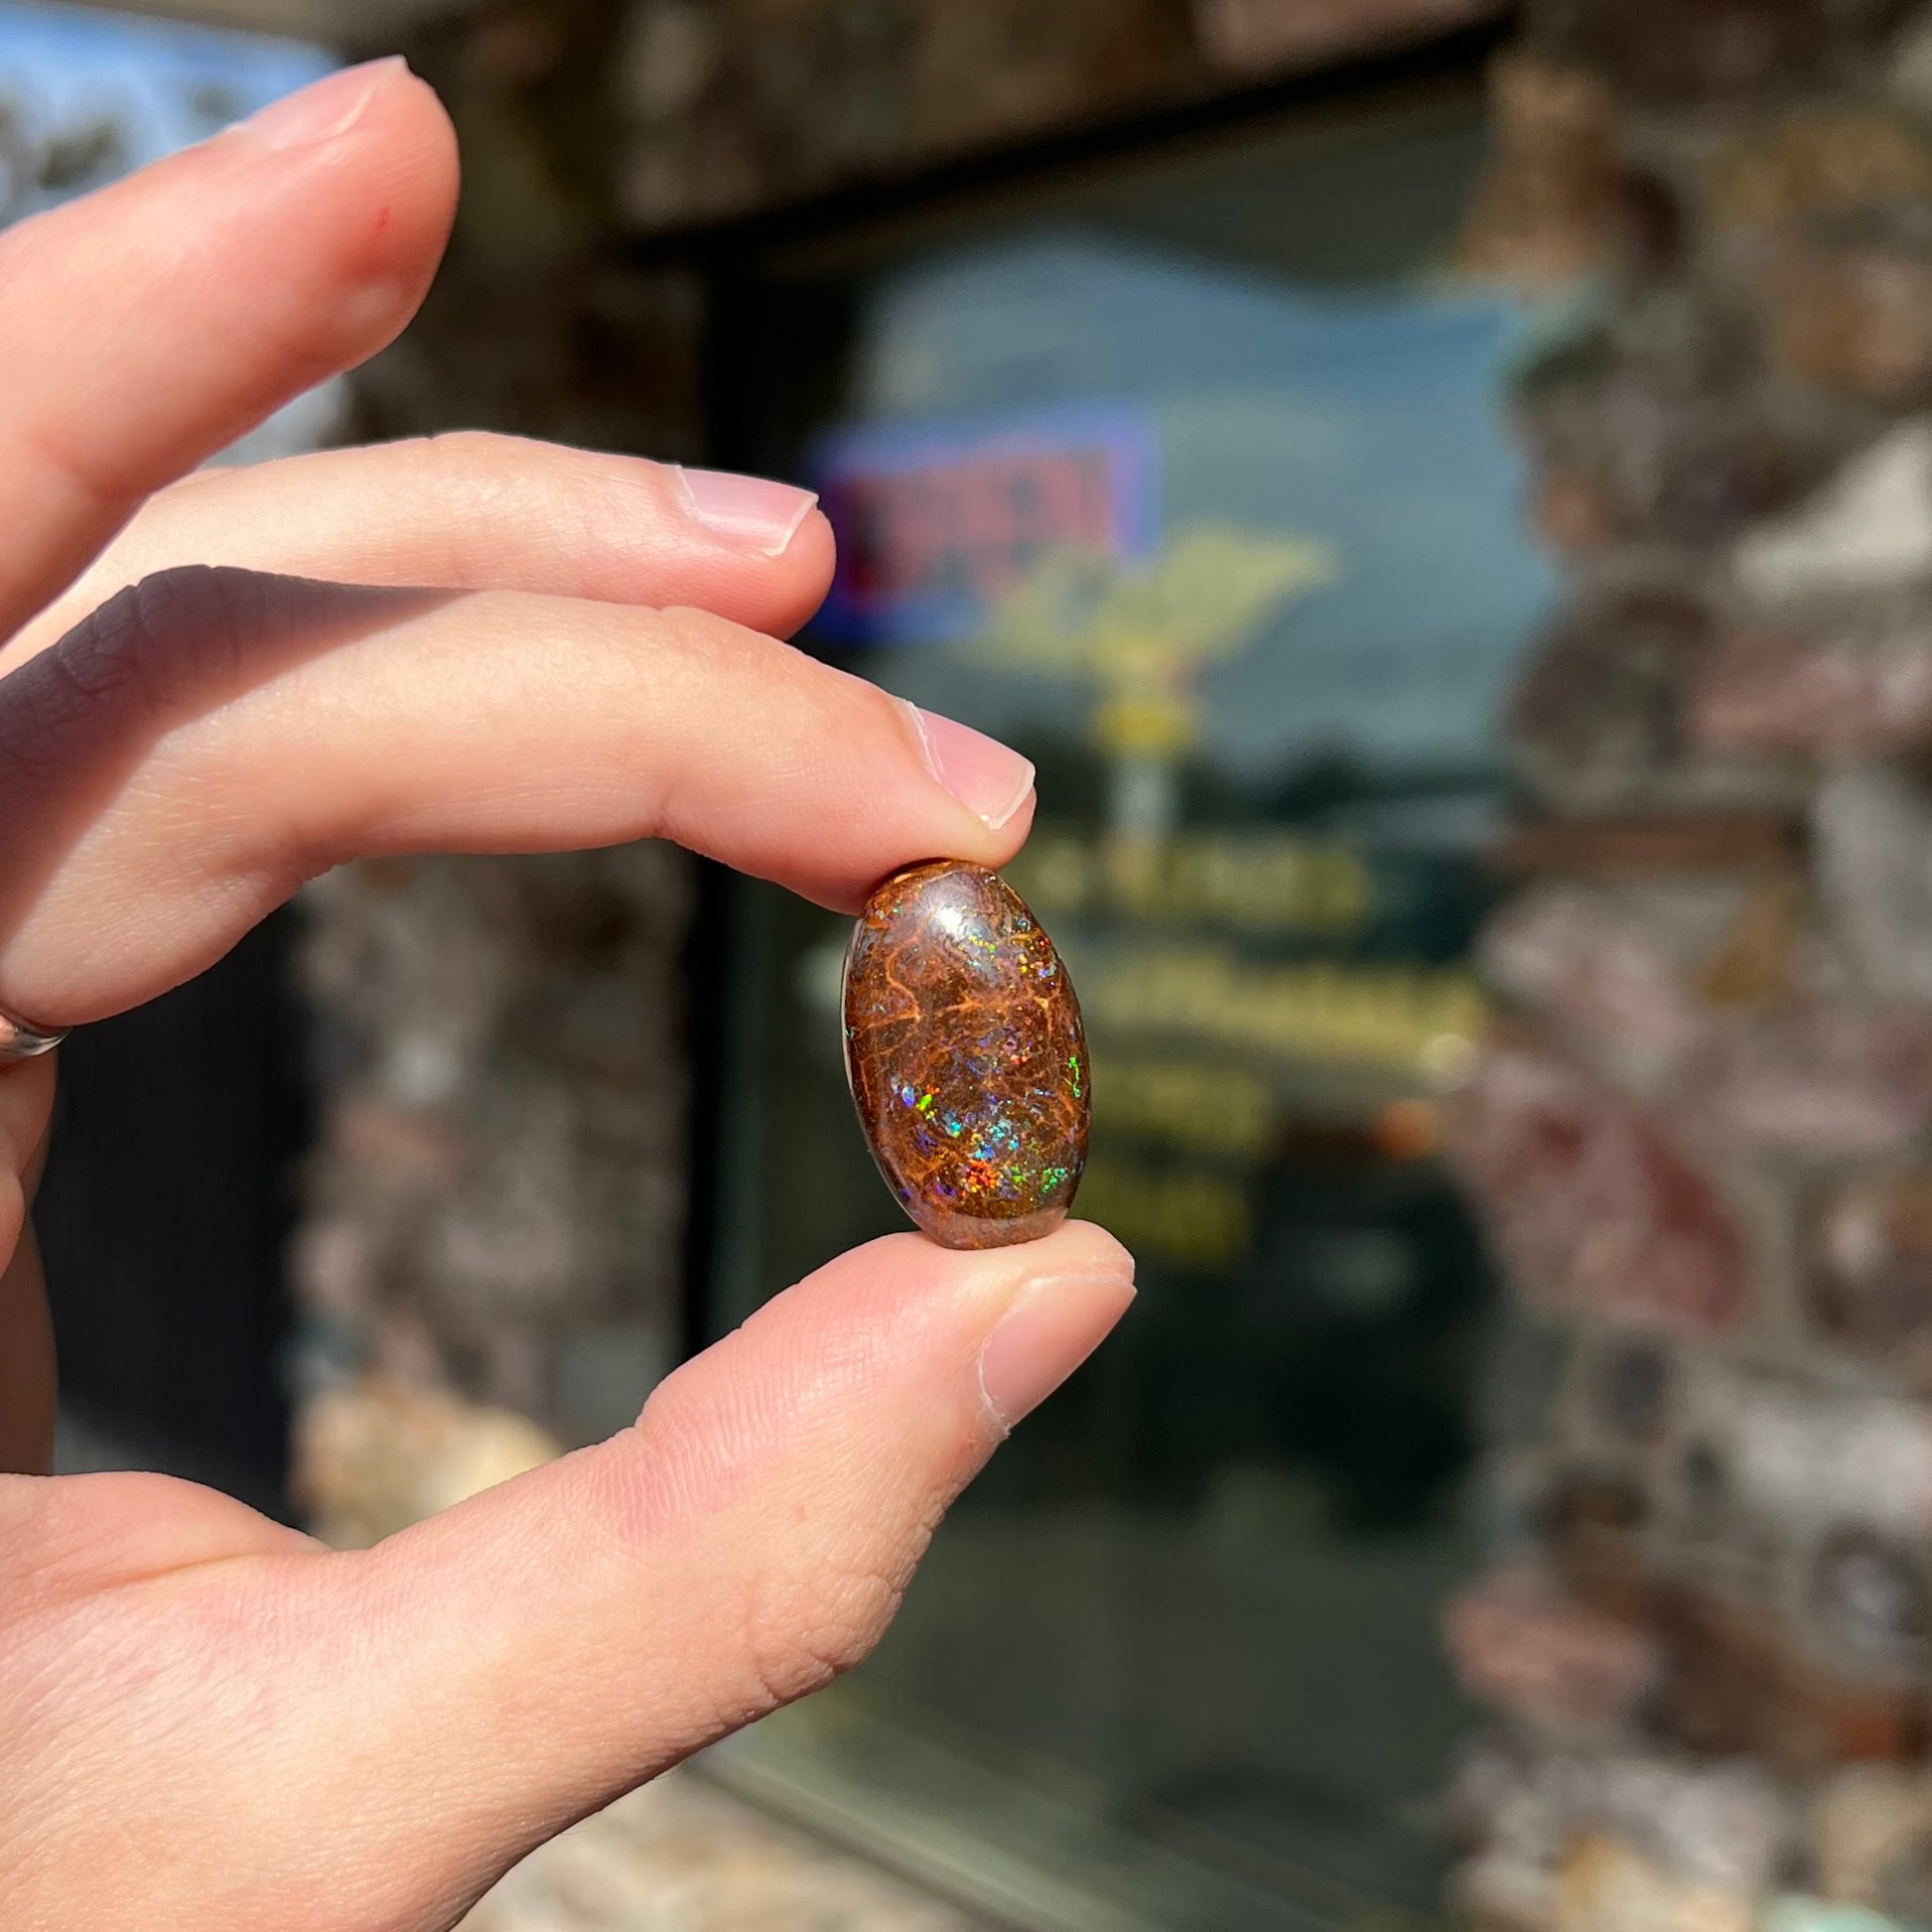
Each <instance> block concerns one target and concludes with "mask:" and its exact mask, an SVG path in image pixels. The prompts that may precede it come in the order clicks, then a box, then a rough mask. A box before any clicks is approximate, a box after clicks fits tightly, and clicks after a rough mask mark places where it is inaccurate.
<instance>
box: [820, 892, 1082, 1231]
mask: <svg viewBox="0 0 1932 1932" xmlns="http://www.w3.org/2000/svg"><path fill="white" fill-rule="evenodd" d="M845 1072H846V1079H847V1080H848V1082H849V1083H850V1084H851V1087H852V1099H853V1103H854V1105H855V1106H857V1108H858V1109H859V1121H860V1124H861V1125H862V1126H863V1127H864V1128H865V1131H866V1141H867V1143H868V1145H869V1146H870V1147H871V1149H872V1154H873V1159H874V1160H875V1161H877V1162H878V1163H879V1171H880V1173H883V1174H884V1175H885V1176H886V1182H887V1185H888V1186H890V1187H891V1188H892V1190H893V1192H894V1193H895V1194H897V1196H898V1198H899V1201H900V1203H901V1204H902V1205H903V1206H904V1208H905V1211H906V1212H907V1213H908V1214H909V1215H911V1217H912V1218H913V1220H915V1221H916V1222H917V1223H918V1224H919V1226H920V1227H922V1228H923V1229H924V1230H925V1231H926V1233H927V1234H929V1235H931V1237H932V1238H933V1239H934V1240H935V1241H937V1242H939V1243H940V1245H941V1246H943V1247H947V1248H1002V1247H1006V1246H1008V1245H1010V1244H1011V1243H1013V1242H1016V1241H1036V1240H1037V1239H1038V1238H1039V1237H1040V1236H1041V1235H1042V1234H1048V1233H1050V1232H1051V1231H1052V1230H1053V1229H1054V1228H1056V1227H1058V1226H1059V1224H1060V1223H1061V1222H1062V1221H1063V1220H1065V1219H1066V1211H1067V1209H1068V1208H1069V1207H1070V1206H1071V1205H1072V1203H1073V1194H1074V1190H1075V1189H1076V1188H1077V1187H1078V1186H1079V1184H1080V1170H1081V1169H1082V1168H1083V1167H1084V1166H1085V1165H1086V1159H1087V1124H1088V1118H1089V1115H1090V1112H1091V1106H1090V1101H1089V1090H1090V1089H1089V1082H1088V1078H1087V1039H1086V1033H1085V1030H1084V1029H1083V1028H1082V1026H1081V1024H1080V1003H1079V1001H1078V1000H1077V999H1075V998H1074V995H1073V988H1072V986H1071V985H1070V984H1069V983H1068V981H1067V977H1066V969H1065V968H1064V967H1063V966H1062V965H1061V964H1060V956H1059V954H1058V953H1056V952H1055V951H1054V950H1053V942H1052V940H1050V939H1049V938H1047V936H1046V934H1045V933H1044V932H1042V931H1041V930H1040V926H1039V921H1038V920H1037V919H1035V917H1034V915H1033V914H1032V913H1031V912H1030V911H1029V910H1028V909H1027V905H1026V902H1025V900H1023V899H1022V898H1021V897H1020V896H1019V894H1018V893H1016V892H1015V891H1014V890H1013V888H1012V887H1011V886H1009V885H1008V884H1007V883H1006V882H1005V880H1003V879H1001V878H1000V876H999V875H998V874H997V873H992V872H988V871H987V869H986V868H985V867H984V866H969V865H962V864H959V863H957V862H955V861H949V860H947V861H938V862H935V863H932V864H929V865H923V866H913V867H912V868H910V869H909V870H908V871H905V872H901V873H896V874H894V876H893V877H892V878H891V879H889V880H887V882H886V883H885V884H884V885H883V886H881V887H880V888H879V890H878V891H877V892H876V893H874V894H873V896H872V897H871V898H870V899H868V900H867V901H866V909H865V911H864V912H863V913H861V914H860V916H859V923H858V926H857V928H856V929H855V930H854V932H853V934H852V945H851V949H850V950H849V951H848V952H847V954H846V959H845Z"/></svg>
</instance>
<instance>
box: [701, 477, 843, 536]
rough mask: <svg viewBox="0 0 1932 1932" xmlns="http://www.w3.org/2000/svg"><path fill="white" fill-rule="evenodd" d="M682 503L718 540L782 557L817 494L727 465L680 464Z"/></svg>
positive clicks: (809, 513) (809, 511) (810, 510)
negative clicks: (688, 467)
mask: <svg viewBox="0 0 1932 1932" xmlns="http://www.w3.org/2000/svg"><path fill="white" fill-rule="evenodd" d="M677 474H678V480H679V481H680V482H681V483H683V485H684V501H685V506H686V507H687V508H688V509H689V510H690V512H691V514H692V515H693V516H695V517H696V518H697V519H698V521H699V522H700V523H702V524H703V525H704V526H705V528H706V529H707V530H709V531H710V532H711V533H712V535H714V536H715V537H717V538H719V539H720V541H722V542H725V543H728V544H730V545H731V546H732V548H733V549H734V550H755V551H757V553H758V554H759V556H760V557H782V556H783V555H784V554H785V552H786V551H787V550H789V549H790V548H791V540H792V538H793V537H795V536H796V535H797V534H798V526H799V525H800V524H801V523H802V522H804V520H805V519H806V517H808V516H809V515H811V513H812V505H813V504H815V503H816V502H817V501H818V498H817V497H816V496H815V495H813V494H812V492H811V491H810V490H809V489H794V488H793V487H792V486H791V484H790V483H772V482H771V481H770V480H769V479H768V478H765V477H741V476H737V475H735V474H734V473H733V472H731V471H729V470H680V471H679V472H678V473H677Z"/></svg>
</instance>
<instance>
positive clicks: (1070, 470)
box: [811, 402, 1161, 643]
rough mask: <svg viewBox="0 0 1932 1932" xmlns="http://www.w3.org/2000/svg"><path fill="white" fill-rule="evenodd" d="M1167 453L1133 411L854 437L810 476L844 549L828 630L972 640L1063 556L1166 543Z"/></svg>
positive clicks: (953, 423) (1090, 409)
mask: <svg viewBox="0 0 1932 1932" xmlns="http://www.w3.org/2000/svg"><path fill="white" fill-rule="evenodd" d="M1159 451H1160V446H1159V443H1158V441H1157V439H1156V435H1155V430H1154V425H1153V422H1152V421H1151V419H1150V418H1149V416H1148V415H1147V413H1146V411H1145V410H1143V409H1141V408H1139V407H1137V406H1135V405H1132V404H1120V403H1108V402H1072V403H1054V404H1051V405H1048V406H1046V407H1043V408H1038V409H1031V410H1025V411H1017V412H1008V413H1003V414H1000V415H988V416H979V417H970V418H952V419H948V420H943V421H926V422H911V423H906V422H899V423H894V424H891V425H870V426H864V427H859V428H853V429H848V430H845V431H841V432H840V433H838V434H836V435H834V436H831V437H828V438H826V439H825V440H824V441H823V442H822V443H820V444H819V446H818V447H817V449H816V451H815V452H814V454H813V458H812V463H811V470H812V479H813V482H814V483H815V484H816V486H817V488H818V490H819V493H820V495H821V497H822V498H823V501H824V505H825V512H826V514H827V516H829V517H830V518H831V521H832V527H833V528H834V529H835V530H836V531H837V532H838V538H839V569H838V577H837V580H836V581H835V583H834V584H833V587H832V595H831V598H830V599H829V601H828V602H827V604H826V607H825V610H824V613H823V615H822V617H821V619H820V630H821V633H822V634H825V635H828V636H830V637H833V638H835V639H837V640H838V641H841V642H846V643H864V642H868V641H873V640H877V639H881V638H890V639H891V640H892V641H893V642H894V643H936V642H947V641H956V640H959V639H962V638H967V637H971V636H973V635H975V634H977V632H978V631H979V630H980V629H981V628H982V627H983V626H984V623H985V620H986V616H987V613H988V611H989V610H990V609H991V608H992V606H993V605H994V604H996V603H997V602H998V601H999V599H1000V598H1001V597H1002V596H1004V595H1005V594H1006V593H1007V592H1009V591H1010V590H1012V589H1013V587H1014V586H1015V585H1016V584H1018V583H1020V582H1022V581H1023V580H1024V579H1025V578H1026V576H1027V574H1028V572H1029V571H1030V570H1031V569H1032V568H1033V566H1034V565H1035V563H1036V562H1037V561H1038V560H1039V558H1040V557H1042V556H1044V555H1045V554H1047V553H1048V552H1050V551H1054V550H1060V549H1067V548H1074V549H1081V550H1087V551H1091V552H1093V553H1095V554H1097V555H1100V556H1105V557H1112V558H1115V559H1119V560H1123V561H1125V560H1131V559H1136V558H1142V557H1146V556H1149V555H1151V554H1152V552H1153V551H1154V549H1155V547H1156V545H1157V544H1158V542H1159V541H1160V535H1161V527H1160V526H1161V509H1160V458H1159Z"/></svg>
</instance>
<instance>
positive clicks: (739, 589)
mask: <svg viewBox="0 0 1932 1932" xmlns="http://www.w3.org/2000/svg"><path fill="white" fill-rule="evenodd" d="M813 502H814V498H813V497H812V495H811V493H810V492H809V491H807V490H802V489H793V488H791V487H789V486H788V485H786V484H783V483H767V482H765V481H763V480H762V479H760V478H755V477H736V476H723V475H719V474H717V473H715V472H711V471H702V470H697V471H686V470H679V469H677V468H675V467H672V466H669V465H665V464H657V463H647V462H644V461H643V460H641V459H640V458H636V457H627V456H608V455H602V454H598V453H596V452H592V451H585V450H571V449H563V448H560V447H558V446H557V445H555V444H550V443H535V442H527V441H525V440H523V439H522V438H519V437H511V436H487V435H483V434H476V433H472V434H464V435H455V436H440V437H432V438H428V439H423V440H417V441H411V442H405V443H390V444H384V445H381V446H379V447H376V448H373V449H353V450H328V451H323V452H320V453H318V454H316V455H313V456H300V457H289V458H285V459H284V460H282V461H281V462H279V463H267V464H262V465H261V466H259V467H258V468H255V469H248V470H215V471H208V472H205V473H204V474H202V475H201V476H198V477H195V478H193V479H191V480H190V481H189V482H187V483H178V484H176V485H175V487H173V488H172V489H167V490H164V491H162V493H161V494H160V495H159V496H156V497H155V498H153V500H152V501H150V502H149V503H148V504H147V506H146V507H145V508H144V509H143V510H142V511H141V513H140V515H139V516H137V517H136V518H135V520H134V521H133V522H132V523H131V524H130V525H129V526H128V528H127V529H126V530H125V531H124V532H123V533H122V534H121V536H120V537H119V538H118V539H117V540H116V541H115V542H114V544H113V545H112V546H111V547H110V548H109V549H108V550H107V551H106V552H105V553H104V554H103V555H102V556H101V557H100V558H99V559H98V560H97V561H96V562H95V563H94V564H93V566H92V567H91V568H90V569H89V570H88V571H87V573H86V574H85V576H83V577H82V578H81V579H80V580H79V581H78V582H77V583H76V584H75V585H74V586H73V587H72V589H71V590H69V592H68V593H67V594H66V595H65V596H64V597H62V598H61V599H60V601H59V602H58V603H56V604H55V605H53V606H51V607H50V608H49V609H48V610H47V611H46V612H44V613H43V614H42V615H41V616H40V617H38V618H37V619H35V620H34V621H33V622H32V623H30V624H29V625H27V626H26V628H25V629H23V630H22V631H21V632H20V634H19V635H18V636H17V637H16V638H15V640H14V642H13V644H12V645H11V646H5V645H0V676H4V675H5V673H6V672H7V671H8V670H10V669H12V668H14V666H16V665H18V664H20V663H22V662H24V661H25V660H26V659H27V658H29V657H31V656H34V655H35V654H36V653H37V652H39V651H41V650H44V649H46V648H47V647H48V646H49V645H50V644H52V643H54V642H55V641H56V640H57V639H58V638H60V637H62V636H64V635H65V634H66V633H67V632H68V631H69V630H70V629H71V628H72V627H73V626H74V625H75V624H76V623H78V622H79V621H81V620H82V619H83V618H84V617H85V616H86V614H87V613H88V612H89V611H92V610H94V609H96V608H97V607H98V606H100V605H102V604H104V603H106V601H107V600H108V599H109V598H110V597H112V596H113V595H114V594H115V593H116V592H117V591H121V590H124V589H125V588H126V587H127V586H128V585H130V584H134V583H138V582H139V581H140V580H141V579H142V578H144V577H149V576H152V575H153V574H154V573H156V572H157V571H163V570H170V569H173V568H175V567H176V566H177V565H181V564H228V565H234V566H236V567H238V568H240V569H245V570H259V571H272V572H274V573H276V574H278V575H281V576H289V577H315V578H327V579H333V580H335V581H336V582H339V583H352V584H387V585H413V584H440V585H447V586H448V587H450V588H451V589H453V590H472V591H533V592H537V593H540V594H542V595H544V596H549V597H582V598H590V599H593V600H595V601H596V602H599V603H606V604H646V605H657V606H666V605H689V606H692V607H694V608H697V609H700V610H706V611H712V612H715V613H716V614H717V615H718V616H719V617H722V618H729V619H730V620H731V621H733V622H735V623H743V624H748V625H750V626H751V627H752V628H753V629H754V630H762V631H767V632H769V633H771V634H773V635H777V636H788V635H789V634H790V633H791V632H792V631H794V630H796V629H797V628H798V627H799V625H800V624H802V623H803V622H804V621H805V620H806V619H807V618H809V617H810V616H811V614H812V612H813V611H815V610H816V609H817V608H818V605H819V602H820V600H821V599H822V598H823V597H824V595H825V592H826V588H827V586H828V585H829V583H830V581H831V574H832V557H833V547H832V532H831V529H830V526H829V525H828V524H827V523H826V521H825V519H824V517H823V516H821V515H819V514H818V513H817V512H816V511H815V510H814V508H813Z"/></svg>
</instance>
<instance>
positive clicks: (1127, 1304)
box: [980, 1275, 1134, 1429]
mask: <svg viewBox="0 0 1932 1932" xmlns="http://www.w3.org/2000/svg"><path fill="white" fill-rule="evenodd" d="M1133 1302H1134V1278H1133V1277H1132V1276H1131V1275H1073V1276H1059V1277H1055V1278H1054V1279H1052V1280H1048V1281H1043V1282H1035V1284H1034V1286H1033V1287H1032V1288H1031V1289H1029V1290H1027V1291H1026V1293H1025V1294H1024V1295H1023V1296H1022V1297H1021V1299H1020V1301H1019V1302H1018V1304H1016V1305H1015V1306H1014V1307H1013V1308H1011V1309H1009V1310H1008V1311H1007V1312H1006V1313H1005V1314H1003V1315H1002V1316H1001V1317H1000V1320H999V1323H998V1325H997V1326H996V1327H995V1328H994V1330H993V1332H992V1333H991V1334H990V1335H989V1336H987V1338H986V1347H985V1349H984V1350H983V1351H982V1353H981V1355H980V1387H981V1389H982V1390H983V1391H984V1392H985V1395H986V1402H987V1407H988V1408H990V1409H991V1410H992V1411H993V1413H994V1415H995V1416H996V1417H998V1418H999V1421H1000V1425H1001V1427H1002V1428H1003V1429H1011V1428H1013V1426H1014V1425H1015V1424H1016V1423H1018V1422H1020V1421H1021V1420H1022V1419H1023V1418H1024V1417H1027V1416H1030V1415H1032V1414H1033V1412H1034V1411H1035V1409H1037V1408H1038V1407H1039V1405H1040V1404H1041V1403H1042V1402H1044V1401H1045V1400H1046V1398H1047V1397H1048V1396H1049V1395H1051V1394H1052V1393H1053V1391H1054V1390H1055V1389H1057V1388H1058V1387H1059V1386H1060V1384H1061V1383H1062V1382H1064V1381H1065V1380H1066V1378H1067V1377H1068V1376H1069V1375H1071V1374H1072V1373H1073V1371H1074V1370H1075V1369H1076V1368H1078V1367H1079V1366H1080V1364H1081V1363H1082V1362H1084V1361H1085V1360H1086V1359H1087V1357H1088V1356H1089V1355H1091V1354H1092V1353H1093V1351H1094V1350H1095V1349H1096V1348H1098V1347H1099V1346H1100V1344H1101V1343H1102V1342H1103V1341H1105V1340H1106V1339H1107V1336H1108V1334H1109V1333H1110V1332H1111V1331H1112V1329H1113V1326H1114V1323H1115V1322H1117V1321H1118V1320H1119V1319H1120V1318H1121V1316H1122V1315H1123V1314H1125V1313H1126V1312H1127V1311H1128V1309H1129V1308H1131V1307H1132V1306H1133Z"/></svg>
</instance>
